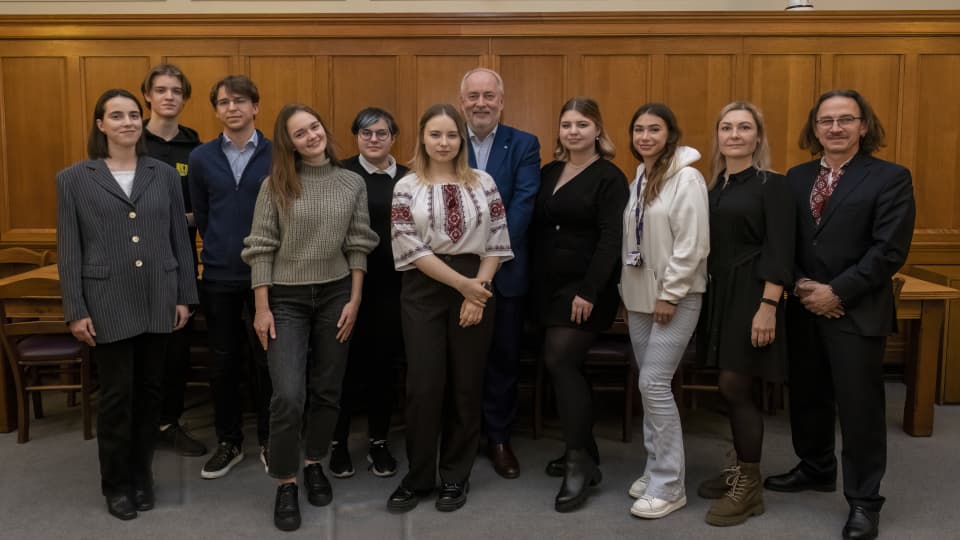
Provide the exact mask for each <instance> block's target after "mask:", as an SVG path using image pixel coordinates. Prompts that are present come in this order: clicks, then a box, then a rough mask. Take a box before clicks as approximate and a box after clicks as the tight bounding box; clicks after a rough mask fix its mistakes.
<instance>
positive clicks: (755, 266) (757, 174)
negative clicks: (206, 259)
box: [697, 102, 796, 526]
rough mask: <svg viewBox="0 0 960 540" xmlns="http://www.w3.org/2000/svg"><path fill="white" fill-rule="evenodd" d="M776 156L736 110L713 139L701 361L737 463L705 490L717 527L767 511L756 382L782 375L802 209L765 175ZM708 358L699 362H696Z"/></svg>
mask: <svg viewBox="0 0 960 540" xmlns="http://www.w3.org/2000/svg"><path fill="white" fill-rule="evenodd" d="M769 162H770V150H769V147H768V145H767V136H766V130H765V126H764V124H763V116H762V115H761V114H760V111H759V110H758V109H757V108H756V107H755V106H754V105H753V104H750V103H744V102H734V103H730V104H729V105H727V106H726V107H724V108H723V110H721V111H720V114H719V116H718V117H717V124H716V129H715V131H714V150H713V176H712V177H711V178H712V179H711V181H710V183H709V185H708V186H707V187H708V188H709V189H710V238H711V242H710V244H711V250H710V258H709V260H708V262H707V269H708V270H709V272H710V285H709V287H708V288H707V295H706V298H705V302H704V308H703V314H702V316H701V318H700V323H701V327H700V330H699V331H698V336H699V338H700V339H699V343H698V345H699V346H698V347H697V352H698V356H700V357H701V358H700V360H702V361H703V362H704V363H705V364H706V365H708V366H710V367H713V368H720V378H719V384H720V394H721V395H722V396H723V399H724V401H726V402H727V406H728V409H729V417H730V429H731V432H732V433H733V447H734V449H735V452H736V457H737V461H736V463H734V464H732V465H731V467H730V468H728V469H726V470H724V471H723V472H722V473H721V474H720V475H718V476H714V477H713V478H710V479H708V480H706V481H704V482H703V483H701V484H700V487H699V489H698V490H697V493H699V494H700V495H701V496H702V497H705V498H710V499H716V501H715V502H714V503H713V505H712V506H711V507H710V510H709V511H708V512H707V517H706V521H707V523H709V524H711V525H719V526H726V525H737V524H739V523H743V522H744V521H746V520H747V518H749V517H750V516H752V515H757V514H760V513H762V512H763V511H764V508H763V486H762V485H760V454H761V450H762V447H763V414H762V413H761V412H760V408H759V407H758V406H757V399H756V396H755V395H754V382H755V380H756V379H758V378H759V379H761V380H766V381H782V380H784V375H785V373H786V361H787V347H786V342H785V341H784V335H785V329H784V306H783V303H782V302H780V299H781V297H782V295H783V287H784V286H785V285H789V284H790V283H791V282H792V280H793V255H794V242H795V238H794V233H795V227H796V222H795V219H796V205H795V204H794V203H793V198H792V197H791V194H790V189H789V187H788V186H787V180H786V178H784V177H783V175H780V174H777V173H774V172H771V171H769V170H767V167H768V166H769ZM700 353H702V354H700Z"/></svg>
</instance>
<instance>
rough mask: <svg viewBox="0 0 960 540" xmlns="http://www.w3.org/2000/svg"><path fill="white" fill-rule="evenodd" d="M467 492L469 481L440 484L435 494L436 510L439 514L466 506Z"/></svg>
mask: <svg viewBox="0 0 960 540" xmlns="http://www.w3.org/2000/svg"><path fill="white" fill-rule="evenodd" d="M469 491H470V482H469V481H464V482H444V483H442V484H440V491H439V492H438V493H437V510H439V511H441V512H453V511H454V510H458V509H459V508H461V507H463V505H464V504H466V502H467V492H469Z"/></svg>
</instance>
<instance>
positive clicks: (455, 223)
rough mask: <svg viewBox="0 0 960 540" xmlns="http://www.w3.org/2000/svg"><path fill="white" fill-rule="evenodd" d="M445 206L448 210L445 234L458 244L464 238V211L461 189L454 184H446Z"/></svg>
mask: <svg viewBox="0 0 960 540" xmlns="http://www.w3.org/2000/svg"><path fill="white" fill-rule="evenodd" d="M441 189H442V191H443V205H444V208H445V209H446V219H445V220H444V223H443V229H444V232H446V233H447V236H449V237H450V240H453V243H454V244H456V243H457V242H459V241H460V239H461V238H463V232H464V231H463V211H462V209H461V208H460V189H459V188H458V187H457V186H456V185H454V184H444V185H443V186H442V187H441Z"/></svg>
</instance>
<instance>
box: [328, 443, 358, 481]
mask: <svg viewBox="0 0 960 540" xmlns="http://www.w3.org/2000/svg"><path fill="white" fill-rule="evenodd" d="M329 469H330V474H332V475H333V476H335V477H337V478H350V477H351V476H353V473H354V470H353V462H352V461H350V450H349V449H347V445H346V443H343V444H340V443H338V442H337V441H334V442H333V447H332V448H331V450H330V465H329Z"/></svg>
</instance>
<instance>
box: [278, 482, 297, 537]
mask: <svg viewBox="0 0 960 540" xmlns="http://www.w3.org/2000/svg"><path fill="white" fill-rule="evenodd" d="M273 524H274V525H276V526H277V528H278V529H280V530H281V531H295V530H297V529H299V528H300V492H299V490H298V489H297V484H295V483H293V482H289V483H286V484H280V485H279V486H277V499H276V502H275V503H274V505H273Z"/></svg>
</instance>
